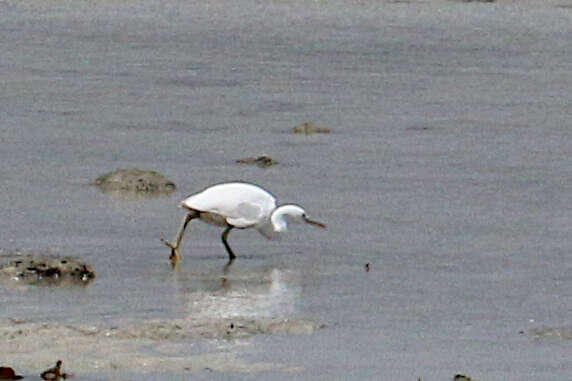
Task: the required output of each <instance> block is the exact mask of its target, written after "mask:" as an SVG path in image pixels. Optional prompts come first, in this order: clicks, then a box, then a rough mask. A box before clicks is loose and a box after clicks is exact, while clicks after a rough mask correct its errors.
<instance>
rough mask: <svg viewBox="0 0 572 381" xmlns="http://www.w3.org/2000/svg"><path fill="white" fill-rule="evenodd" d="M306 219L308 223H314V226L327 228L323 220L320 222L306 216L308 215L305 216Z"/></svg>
mask: <svg viewBox="0 0 572 381" xmlns="http://www.w3.org/2000/svg"><path fill="white" fill-rule="evenodd" d="M304 221H306V223H308V224H310V225H314V226H317V227H319V228H322V229H325V228H326V225H325V224H323V223H321V222H318V221H314V220H311V219H309V218H308V217H306V216H304Z"/></svg>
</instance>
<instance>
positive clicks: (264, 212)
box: [161, 182, 326, 264]
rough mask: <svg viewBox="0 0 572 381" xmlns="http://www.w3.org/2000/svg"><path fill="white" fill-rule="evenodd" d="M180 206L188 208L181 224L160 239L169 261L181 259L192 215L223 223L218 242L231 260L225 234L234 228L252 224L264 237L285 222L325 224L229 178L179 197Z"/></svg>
mask: <svg viewBox="0 0 572 381" xmlns="http://www.w3.org/2000/svg"><path fill="white" fill-rule="evenodd" d="M181 207H183V208H185V209H187V210H188V213H187V215H186V216H185V217H184V218H183V221H182V223H181V227H180V228H179V231H178V232H177V235H176V236H175V239H174V240H173V241H172V242H169V241H166V240H165V239H161V241H163V243H164V244H165V245H167V246H168V247H169V248H171V256H170V257H169V258H170V259H171V261H172V262H173V264H177V263H178V261H179V260H180V259H181V255H180V254H179V246H180V244H181V241H182V239H183V234H184V233H185V229H186V227H187V225H188V223H189V222H190V221H191V220H192V219H195V218H199V219H201V220H203V221H204V222H207V223H209V224H212V225H217V226H223V227H225V230H224V231H223V233H222V236H221V238H222V243H223V244H224V247H225V248H226V251H227V253H228V258H229V261H228V263H229V264H230V263H232V261H234V259H235V258H236V255H235V254H234V252H233V251H232V249H231V248H230V246H229V244H228V242H227V237H228V233H229V232H230V231H231V230H232V229H234V228H237V229H248V228H254V229H256V230H258V231H259V232H260V233H261V234H262V235H263V236H265V237H266V238H268V239H272V238H275V237H277V235H278V234H279V233H282V232H285V231H286V229H287V227H288V223H289V222H291V223H307V224H310V225H314V226H318V227H320V228H325V227H326V225H324V224H323V223H321V222H318V221H314V220H311V219H309V218H308V217H307V216H306V212H305V211H304V209H302V208H301V207H300V206H298V205H294V204H286V205H282V206H279V207H276V199H275V198H274V196H272V195H271V194H270V193H268V192H267V191H266V190H264V189H262V188H261V187H259V186H257V185H253V184H248V183H240V182H232V183H223V184H217V185H213V186H210V187H208V188H207V189H205V190H203V191H202V192H200V193H196V194H194V195H191V196H189V197H188V198H186V199H184V200H183V201H181Z"/></svg>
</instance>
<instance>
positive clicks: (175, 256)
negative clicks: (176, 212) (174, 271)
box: [161, 213, 197, 264]
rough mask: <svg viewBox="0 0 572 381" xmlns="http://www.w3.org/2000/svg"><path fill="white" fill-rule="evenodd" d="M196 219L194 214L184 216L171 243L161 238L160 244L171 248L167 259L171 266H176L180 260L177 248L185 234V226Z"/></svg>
mask: <svg viewBox="0 0 572 381" xmlns="http://www.w3.org/2000/svg"><path fill="white" fill-rule="evenodd" d="M196 217H197V215H196V214H195V213H188V214H187V215H185V217H183V221H182V222H181V226H180V227H179V230H178V231H177V235H176V236H175V239H174V240H173V242H169V241H167V240H166V239H164V238H161V242H163V243H164V244H165V245H167V246H168V247H169V248H171V255H170V256H169V259H170V260H171V262H172V263H173V264H177V263H178V262H179V261H180V260H181V254H179V246H180V245H181V241H182V240H183V235H184V234H185V229H186V228H187V225H188V224H189V222H190V221H191V220H192V219H193V218H196Z"/></svg>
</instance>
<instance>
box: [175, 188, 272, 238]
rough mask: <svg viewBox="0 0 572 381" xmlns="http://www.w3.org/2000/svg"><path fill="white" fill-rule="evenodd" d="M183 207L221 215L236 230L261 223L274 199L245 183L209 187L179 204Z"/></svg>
mask: <svg viewBox="0 0 572 381" xmlns="http://www.w3.org/2000/svg"><path fill="white" fill-rule="evenodd" d="M182 204H183V206H185V207H187V208H191V209H195V210H199V211H202V212H210V213H215V214H218V215H221V216H223V217H225V218H226V220H227V222H228V223H229V224H231V225H234V226H236V227H239V228H244V227H249V226H252V225H257V224H259V223H261V222H262V221H263V220H264V219H267V218H268V217H269V216H270V213H272V211H273V210H274V208H275V207H276V201H275V199H274V197H273V196H272V195H271V194H270V193H268V192H266V191H265V190H264V189H262V188H260V187H258V186H256V185H252V184H246V183H225V184H218V185H215V186H212V187H210V188H207V189H205V190H204V191H202V192H200V193H197V194H195V195H192V196H190V197H188V198H187V199H185V200H183V202H182Z"/></svg>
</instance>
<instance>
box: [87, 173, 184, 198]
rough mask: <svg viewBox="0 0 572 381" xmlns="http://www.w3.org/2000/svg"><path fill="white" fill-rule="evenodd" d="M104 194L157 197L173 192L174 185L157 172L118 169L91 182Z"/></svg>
mask: <svg viewBox="0 0 572 381" xmlns="http://www.w3.org/2000/svg"><path fill="white" fill-rule="evenodd" d="M92 184H93V185H95V186H97V187H98V188H99V189H101V190H102V191H103V192H104V193H109V194H113V195H116V196H121V197H128V198H131V197H157V196H163V195H168V194H170V193H172V192H174V191H175V188H176V186H175V183H174V182H172V181H171V180H169V179H168V178H167V177H165V176H163V175H162V174H160V173H159V172H155V171H150V170H144V169H137V168H132V169H118V170H116V171H113V172H109V173H106V174H104V175H101V176H99V177H98V178H97V179H95V180H94V181H93V182H92Z"/></svg>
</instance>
